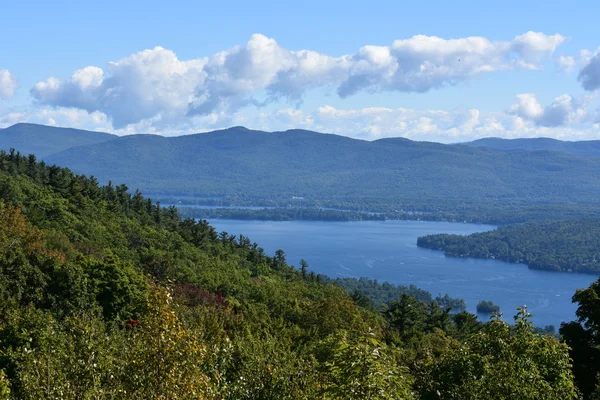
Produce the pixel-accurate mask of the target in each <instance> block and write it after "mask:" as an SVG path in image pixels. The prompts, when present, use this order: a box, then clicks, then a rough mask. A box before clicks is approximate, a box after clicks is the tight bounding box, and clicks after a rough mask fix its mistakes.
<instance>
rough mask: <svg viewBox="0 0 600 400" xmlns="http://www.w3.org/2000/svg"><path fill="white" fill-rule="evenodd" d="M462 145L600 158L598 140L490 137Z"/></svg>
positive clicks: (599, 142)
mask: <svg viewBox="0 0 600 400" xmlns="http://www.w3.org/2000/svg"><path fill="white" fill-rule="evenodd" d="M462 144H463V145H466V146H471V147H478V148H488V149H493V150H499V151H558V152H563V153H569V154H573V155H576V156H582V157H600V140H586V141H578V142H570V141H562V140H557V139H551V138H531V139H525V138H523V139H502V138H495V137H491V138H483V139H478V140H474V141H472V142H467V143H462Z"/></svg>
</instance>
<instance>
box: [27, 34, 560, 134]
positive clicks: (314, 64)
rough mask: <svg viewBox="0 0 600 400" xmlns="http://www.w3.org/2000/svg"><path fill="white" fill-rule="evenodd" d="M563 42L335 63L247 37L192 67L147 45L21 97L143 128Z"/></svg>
mask: <svg viewBox="0 0 600 400" xmlns="http://www.w3.org/2000/svg"><path fill="white" fill-rule="evenodd" d="M564 40H565V38H564V37H563V36H561V35H558V34H556V35H546V34H543V33H538V32H527V33H525V34H523V35H520V36H517V37H515V38H513V39H512V40H507V41H490V40H488V39H487V38H484V37H479V36H473V37H467V38H460V39H443V38H439V37H435V36H424V35H418V36H414V37H412V38H409V39H403V40H396V41H394V42H393V43H392V44H391V45H389V46H364V47H361V48H360V49H359V50H358V51H357V52H356V53H355V54H350V55H343V56H339V57H335V56H331V55H328V54H323V53H318V52H315V51H311V50H288V49H286V48H284V47H282V46H280V45H279V44H278V43H277V42H276V41H275V40H274V39H272V38H268V37H266V36H264V35H260V34H255V35H253V36H252V37H251V38H250V40H249V41H248V42H247V43H246V44H244V45H242V46H237V47H234V48H232V49H229V50H226V51H222V52H219V53H217V54H214V55H212V56H209V57H204V58H198V59H192V60H180V59H179V58H178V57H177V56H176V54H175V53H174V52H173V51H171V50H168V49H164V48H162V47H155V48H154V49H150V50H144V51H142V52H139V53H136V54H133V55H131V56H129V57H126V58H124V59H122V60H119V61H116V62H111V63H109V64H108V66H107V67H106V68H104V69H102V68H99V67H96V66H88V67H85V68H82V69H80V70H77V71H75V72H74V73H73V74H72V76H71V77H70V78H68V79H62V80H61V79H58V78H55V77H51V78H48V79H46V80H45V81H41V82H38V83H37V84H36V85H35V86H34V87H33V88H32V89H31V94H32V96H33V97H34V98H35V99H36V100H37V102H38V103H40V104H42V105H47V106H51V107H72V108H77V109H81V110H85V111H87V112H88V113H94V112H100V113H102V114H104V115H106V116H107V117H108V118H109V120H110V121H111V123H112V125H113V126H114V128H116V129H123V128H125V127H127V126H129V125H132V124H138V123H141V122H143V121H146V122H147V121H153V122H151V124H152V123H155V124H159V123H163V124H164V123H168V122H169V121H171V122H180V121H181V120H182V119H184V118H186V117H192V118H193V117H210V116H211V115H219V114H225V113H229V114H231V113H233V112H235V111H237V110H240V109H242V108H244V107H246V106H249V105H254V106H258V107H261V106H265V105H267V104H269V103H271V102H274V101H278V100H285V101H288V102H291V103H295V104H298V103H300V102H301V101H302V99H303V96H304V94H305V93H306V92H307V91H309V90H311V89H316V88H326V89H331V90H332V91H335V92H336V93H337V95H338V96H340V97H342V98H345V97H349V96H352V95H355V94H357V93H360V92H366V93H381V92H419V93H422V92H427V91H430V90H433V89H440V88H443V87H447V86H453V85H457V84H460V83H461V82H464V81H466V80H469V79H472V78H474V77H476V76H478V75H481V74H485V73H491V72H494V71H503V70H515V69H521V70H523V69H524V70H536V69H540V68H541V63H542V61H543V60H545V59H547V58H549V57H551V56H552V54H553V53H554V51H555V49H556V48H557V46H559V45H560V44H561V43H562V42H563V41H564Z"/></svg>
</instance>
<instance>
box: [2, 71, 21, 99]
mask: <svg viewBox="0 0 600 400" xmlns="http://www.w3.org/2000/svg"><path fill="white" fill-rule="evenodd" d="M17 87H18V84H17V79H16V78H15V77H14V75H12V74H11V73H10V71H8V70H6V69H0V99H7V100H8V99H10V98H12V97H13V96H14V94H15V92H16V91H17Z"/></svg>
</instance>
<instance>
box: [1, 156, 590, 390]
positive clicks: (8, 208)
mask: <svg viewBox="0 0 600 400" xmlns="http://www.w3.org/2000/svg"><path fill="white" fill-rule="evenodd" d="M0 184H1V185H2V188H5V189H6V190H4V191H0V300H1V301H0V395H1V396H0V397H2V396H3V397H6V396H9V398H15V399H40V398H61V399H100V398H128V399H148V398H155V399H196V398H204V399H215V400H216V399H219V400H221V399H228V400H229V399H231V400H237V399H257V400H258V399H261V400H262V399H265V400H266V399H273V398H276V399H294V400H295V399H303V400H307V399H315V398H317V399H318V398H325V399H328V398H329V399H410V398H427V396H429V395H430V394H431V393H436V391H437V390H439V391H440V392H443V393H448V397H447V398H485V397H486V396H485V395H484V394H489V393H495V391H496V390H500V392H499V393H503V394H504V395H505V396H506V397H510V396H509V395H511V396H512V395H515V396H516V397H515V398H571V397H573V396H572V394H573V393H574V392H573V391H572V386H573V383H572V379H571V375H570V374H571V372H570V364H569V360H568V357H566V356H565V354H566V346H564V345H560V344H558V343H557V342H556V340H555V339H554V338H552V337H549V336H544V337H540V336H538V335H535V334H533V333H532V332H530V328H529V327H528V326H529V325H527V323H521V322H520V321H517V325H516V327H515V328H510V327H508V326H505V325H503V324H502V323H500V322H498V321H492V322H491V323H487V324H483V323H480V322H478V321H477V320H476V318H475V316H473V315H471V314H468V313H466V312H462V313H458V314H455V315H452V314H450V310H449V308H450V306H452V305H453V304H455V303H458V304H460V301H457V300H456V299H451V298H449V297H448V296H439V298H438V302H439V304H438V303H436V302H433V301H432V298H431V295H430V294H429V293H427V292H424V291H420V290H418V289H417V288H415V287H409V288H402V287H397V286H394V285H389V284H381V285H380V284H378V283H377V282H373V281H368V280H354V281H350V280H344V281H339V282H335V281H330V280H327V279H326V278H325V277H322V276H320V275H316V274H314V272H312V271H310V272H308V265H306V263H302V264H301V268H300V270H296V269H294V268H293V267H292V266H290V265H288V263H287V261H286V257H285V253H284V251H283V250H279V251H277V252H276V253H275V254H274V255H273V256H269V255H267V254H265V252H264V250H263V249H261V248H260V247H259V246H258V245H257V244H255V243H252V242H251V241H250V240H249V239H248V238H247V237H244V236H232V235H229V234H227V233H220V234H218V233H217V232H216V231H215V230H214V229H213V228H212V227H211V226H210V225H209V224H208V223H207V222H206V221H195V220H192V219H183V218H181V217H180V216H179V215H178V213H177V210H176V209H175V208H173V207H167V208H165V207H161V206H160V204H158V203H153V202H152V201H150V200H148V199H146V198H144V197H143V196H142V195H141V194H140V193H139V192H135V193H133V194H132V193H130V192H129V191H128V188H127V187H126V186H124V185H117V186H115V185H112V184H109V185H107V186H103V187H100V186H99V185H98V183H97V181H96V180H95V179H94V178H88V177H85V176H81V175H75V174H73V173H72V172H70V171H69V170H66V169H62V168H58V167H55V166H51V167H49V166H46V165H45V164H43V163H38V162H36V161H35V160H34V159H33V160H32V159H31V158H30V157H23V156H21V155H19V154H18V153H16V152H10V153H4V152H0ZM340 285H344V287H341V286H340ZM351 289H352V290H353V293H354V295H352V296H351V295H350V294H349V293H348V290H351ZM403 291H405V292H406V293H402V292H403ZM409 293H410V294H413V295H415V296H417V297H418V298H413V297H411V296H410V295H409ZM369 297H371V298H373V299H383V300H384V301H378V303H379V304H381V303H387V304H389V306H388V307H387V308H385V309H384V312H383V313H380V312H378V307H376V306H375V305H374V304H373V301H371V299H370V298H369ZM578 298H580V299H581V301H582V302H584V303H586V304H587V302H588V301H591V302H592V303H593V301H595V300H594V296H591V297H589V298H588V297H587V295H585V296H583V295H582V297H578ZM379 304H378V305H379ZM594 304H595V303H594ZM440 305H443V307H440ZM587 309H588V308H585V310H587ZM584 314H585V315H587V311H586V312H584ZM584 314H581V315H584ZM592 314H593V312H592ZM592 318H595V317H593V316H592ZM590 321H591V320H590ZM585 326H586V327H588V328H592V327H594V326H595V325H594V324H591V325H587V324H586V325H585ZM582 329H583V328H582ZM527 346H529V347H527ZM492 354H499V355H500V358H499V359H498V360H495V359H494V358H493V357H492ZM517 367H518V368H517ZM511 368H512V369H511ZM462 369H464V370H465V371H471V372H470V373H469V374H467V375H466V376H463V375H461V374H459V373H458V371H462ZM495 369H498V370H499V371H500V373H499V374H498V375H497V376H496V380H495V381H494V380H492V379H491V378H490V377H489V376H490V375H491V372H490V371H495ZM449 377H450V378H449ZM481 377H483V378H481ZM526 378H527V379H531V384H528V383H527V382H526V380H527V379H526ZM427 382H429V383H427ZM523 382H525V383H523ZM594 383H595V382H594ZM519 385H520V386H519ZM515 386H516V387H517V388H516V389H515V388H514V387H515ZM498 388H500V389H498ZM510 388H512V389H510ZM519 395H524V396H525V397H519ZM527 396H529V397H527ZM536 396H537V397H536ZM552 396H554V397H552ZM488 397H489V396H488Z"/></svg>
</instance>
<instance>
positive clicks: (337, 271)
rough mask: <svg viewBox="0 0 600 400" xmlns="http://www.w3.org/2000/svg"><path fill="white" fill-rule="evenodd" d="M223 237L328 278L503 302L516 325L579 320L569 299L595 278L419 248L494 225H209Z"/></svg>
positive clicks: (474, 302)
mask: <svg viewBox="0 0 600 400" xmlns="http://www.w3.org/2000/svg"><path fill="white" fill-rule="evenodd" d="M210 223H211V224H212V225H213V226H214V227H215V228H216V229H217V230H218V231H226V232H228V233H230V234H236V235H237V234H243V235H245V236H248V237H250V239H251V240H252V241H255V242H257V243H258V244H259V245H260V246H261V247H263V248H264V249H265V250H266V251H267V252H268V253H269V254H273V253H274V252H275V250H277V249H283V250H284V251H285V253H286V255H287V260H288V263H290V264H294V265H296V266H298V265H299V262H300V259H302V258H304V259H305V260H306V261H308V264H309V267H310V269H311V270H313V271H315V272H317V273H322V274H326V275H328V276H330V277H355V278H359V277H362V276H365V277H368V278H372V279H377V280H379V281H380V282H383V281H389V282H392V283H396V284H403V285H409V284H415V285H416V286H418V287H420V288H422V289H425V290H428V291H429V292H431V293H432V294H433V296H434V297H435V296H436V295H438V294H445V293H448V294H450V295H451V296H453V297H461V298H464V299H465V301H466V302H467V309H468V310H469V311H471V312H475V307H476V305H477V303H478V302H479V301H480V300H492V301H493V302H494V303H496V304H498V305H499V306H500V307H501V309H502V311H503V313H504V319H505V320H507V321H511V322H512V316H513V315H514V313H515V312H514V310H515V308H516V307H517V306H519V305H527V306H528V309H529V311H530V312H531V313H532V314H533V315H534V323H535V325H537V326H545V325H551V324H552V325H556V327H557V328H558V325H559V324H560V322H561V321H570V320H573V319H574V318H575V309H576V306H575V305H573V304H572V303H571V297H572V296H573V294H574V293H575V290H576V289H577V288H584V287H587V286H589V284H590V283H592V282H593V281H594V280H595V279H596V278H597V276H594V275H588V274H576V273H560V272H549V271H537V270H531V269H529V268H527V266H525V265H521V264H510V263H506V262H503V261H497V260H479V259H463V258H453V257H446V256H444V254H443V253H442V252H440V251H436V250H428V249H423V248H420V247H417V245H416V242H417V237H419V236H423V235H427V234H432V233H456V234H470V233H474V232H481V231H487V230H492V229H494V228H495V227H494V226H490V225H476V224H460V223H451V222H431V221H360V222H314V221H283V222H279V221H277V222H275V221H237V220H236V221H234V220H210Z"/></svg>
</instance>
